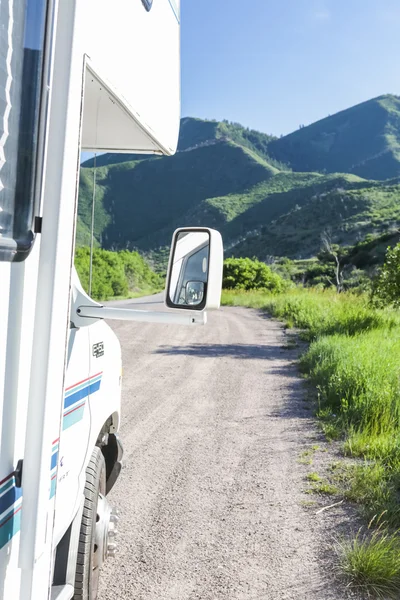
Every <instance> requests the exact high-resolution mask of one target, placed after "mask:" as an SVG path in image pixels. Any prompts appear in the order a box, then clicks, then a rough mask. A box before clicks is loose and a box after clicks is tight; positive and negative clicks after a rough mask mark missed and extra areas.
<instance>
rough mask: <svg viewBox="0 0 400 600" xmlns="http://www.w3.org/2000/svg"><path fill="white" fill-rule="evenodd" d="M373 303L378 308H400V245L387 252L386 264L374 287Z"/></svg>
mask: <svg viewBox="0 0 400 600" xmlns="http://www.w3.org/2000/svg"><path fill="white" fill-rule="evenodd" d="M372 301H373V303H374V304H375V305H378V306H388V305H392V306H394V307H396V308H399V307H400V244H397V245H396V246H395V247H394V248H390V247H389V248H388V250H387V253H386V260H385V264H384V265H383V267H382V269H381V272H380V274H379V276H378V277H377V279H376V280H375V282H374V285H373V290H372Z"/></svg>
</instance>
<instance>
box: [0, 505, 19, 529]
mask: <svg viewBox="0 0 400 600" xmlns="http://www.w3.org/2000/svg"><path fill="white" fill-rule="evenodd" d="M21 508H22V506H20V507H19V508H17V510H15V511H14V512H13V514H12V515H10V516H9V517H8V519H6V520H5V521H4V523H2V524H1V525H0V527H3V525H5V524H6V523H8V521H9V520H10V519H12V518H13V517H14V516H15V515H16V514H17V513H19V511H20V510H21Z"/></svg>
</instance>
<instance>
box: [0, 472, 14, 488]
mask: <svg viewBox="0 0 400 600" xmlns="http://www.w3.org/2000/svg"><path fill="white" fill-rule="evenodd" d="M11 477H14V473H10V475H7V477H6V478H5V479H2V480H1V481H0V485H3V483H5V482H6V481H8V480H9V479H11Z"/></svg>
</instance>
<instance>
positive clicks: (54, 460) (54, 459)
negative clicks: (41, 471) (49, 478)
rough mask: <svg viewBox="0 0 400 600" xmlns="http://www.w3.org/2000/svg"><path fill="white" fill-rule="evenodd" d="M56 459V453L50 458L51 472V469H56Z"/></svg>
mask: <svg viewBox="0 0 400 600" xmlns="http://www.w3.org/2000/svg"><path fill="white" fill-rule="evenodd" d="M57 458H58V452H55V453H54V454H53V455H52V457H51V462H50V471H52V470H53V469H55V468H56V466H57Z"/></svg>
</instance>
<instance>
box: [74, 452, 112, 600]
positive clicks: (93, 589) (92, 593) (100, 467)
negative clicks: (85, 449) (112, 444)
mask: <svg viewBox="0 0 400 600" xmlns="http://www.w3.org/2000/svg"><path fill="white" fill-rule="evenodd" d="M105 493H106V465H105V462H104V457H103V454H102V453H101V450H100V448H97V447H96V448H94V450H93V453H92V457H91V459H90V461H89V464H88V466H87V469H86V484H85V492H84V494H85V500H84V506H83V514H82V522H81V531H80V535H79V547H78V558H77V562H76V575H75V594H74V600H96V598H97V593H98V587H99V575H100V567H99V564H98V560H97V558H96V551H97V547H96V545H95V530H96V521H97V504H98V500H99V494H102V495H104V496H105Z"/></svg>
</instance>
